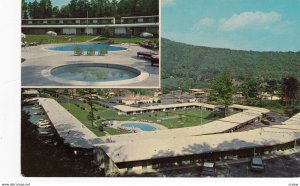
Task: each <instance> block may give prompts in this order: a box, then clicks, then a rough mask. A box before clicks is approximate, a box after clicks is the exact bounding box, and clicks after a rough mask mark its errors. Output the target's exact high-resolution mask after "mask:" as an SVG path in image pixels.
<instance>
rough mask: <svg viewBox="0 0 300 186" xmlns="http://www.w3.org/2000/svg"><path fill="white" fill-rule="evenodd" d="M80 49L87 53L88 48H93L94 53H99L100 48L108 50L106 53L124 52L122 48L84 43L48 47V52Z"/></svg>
mask: <svg viewBox="0 0 300 186" xmlns="http://www.w3.org/2000/svg"><path fill="white" fill-rule="evenodd" d="M76 47H80V48H81V49H82V50H83V51H85V52H86V51H87V49H88V48H94V49H95V51H96V52H97V51H99V50H100V49H101V48H108V51H121V50H126V48H124V47H119V46H112V45H109V44H97V43H86V44H70V45H61V46H54V47H49V48H48V49H49V50H56V51H74V48H76Z"/></svg>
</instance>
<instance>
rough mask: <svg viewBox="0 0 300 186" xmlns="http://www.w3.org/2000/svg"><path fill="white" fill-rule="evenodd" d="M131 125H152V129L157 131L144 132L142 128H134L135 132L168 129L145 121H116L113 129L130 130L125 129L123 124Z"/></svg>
mask: <svg viewBox="0 0 300 186" xmlns="http://www.w3.org/2000/svg"><path fill="white" fill-rule="evenodd" d="M129 123H143V124H147V125H150V126H151V127H153V128H155V129H156V130H154V131H143V130H141V129H140V128H134V129H135V130H137V132H156V131H159V130H167V129H168V128H167V127H165V126H163V125H161V124H157V123H150V122H145V121H116V123H115V124H114V125H113V128H116V129H118V128H121V129H124V130H129V128H127V127H123V126H122V125H123V124H129Z"/></svg>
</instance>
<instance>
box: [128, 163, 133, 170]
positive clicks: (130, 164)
mask: <svg viewBox="0 0 300 186" xmlns="http://www.w3.org/2000/svg"><path fill="white" fill-rule="evenodd" d="M132 167H133V165H132V163H128V164H127V170H128V171H131V170H132Z"/></svg>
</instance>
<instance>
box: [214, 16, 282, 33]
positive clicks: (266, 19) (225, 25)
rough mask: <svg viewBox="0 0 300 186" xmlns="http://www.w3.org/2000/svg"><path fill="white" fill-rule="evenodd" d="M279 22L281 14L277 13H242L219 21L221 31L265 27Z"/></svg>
mask: <svg viewBox="0 0 300 186" xmlns="http://www.w3.org/2000/svg"><path fill="white" fill-rule="evenodd" d="M280 20H281V14H279V13H277V12H260V11H257V12H243V13H241V14H234V15H233V16H231V17H230V18H229V19H225V18H222V19H220V20H219V24H220V28H221V29H222V30H226V31H230V30H236V29H240V28H243V27H246V26H249V25H256V26H257V25H259V26H267V25H268V24H270V23H274V22H277V21H280Z"/></svg>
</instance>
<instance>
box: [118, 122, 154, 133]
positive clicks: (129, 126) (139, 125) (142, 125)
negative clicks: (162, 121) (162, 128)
mask: <svg viewBox="0 0 300 186" xmlns="http://www.w3.org/2000/svg"><path fill="white" fill-rule="evenodd" d="M121 126H122V127H124V128H127V129H132V128H139V129H140V130H142V131H155V130H157V129H156V128H155V127H153V126H151V125H149V124H147V123H124V124H122V125H121Z"/></svg>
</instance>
